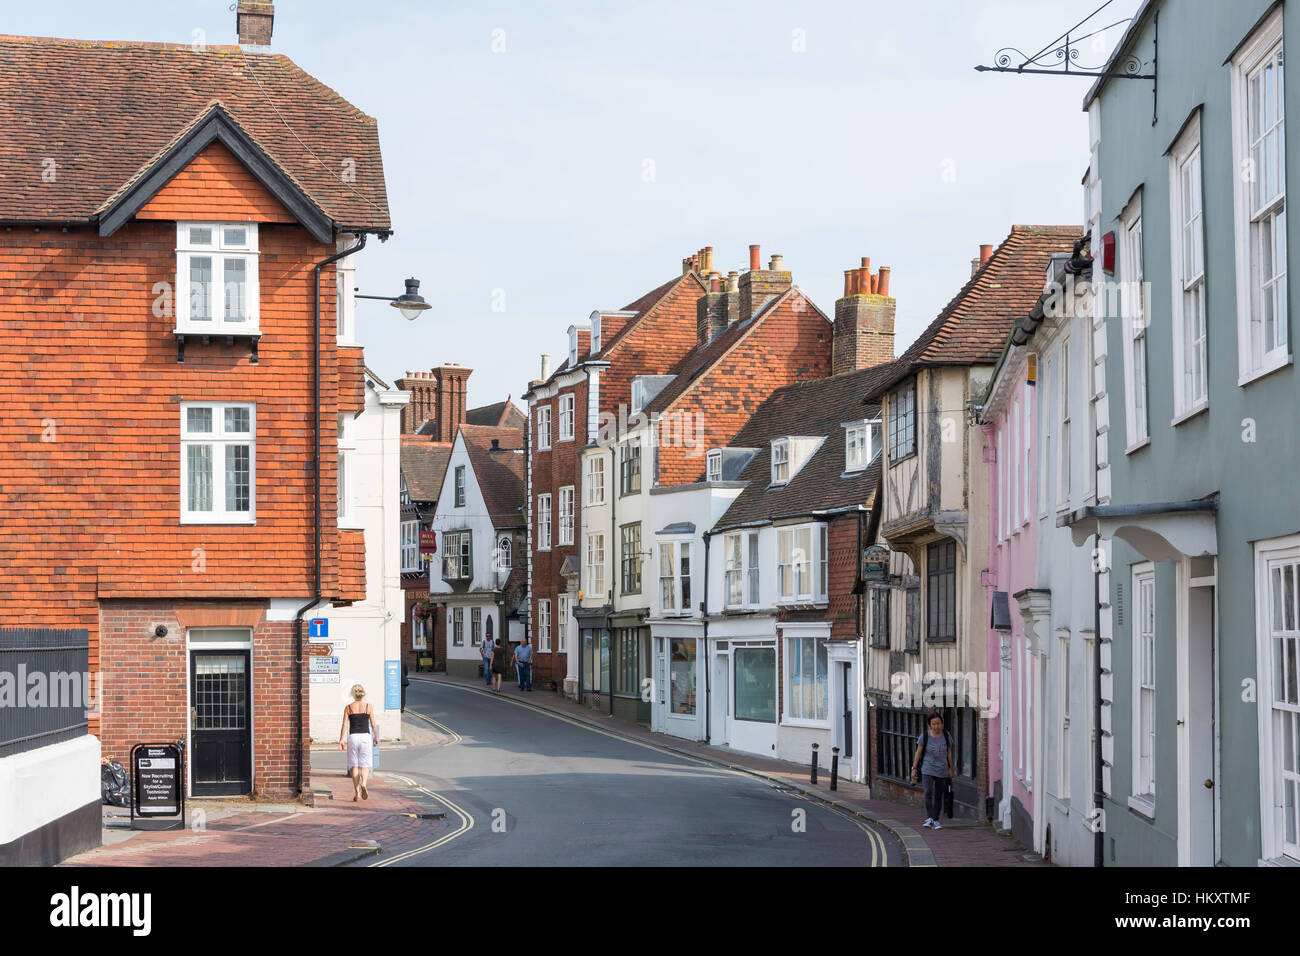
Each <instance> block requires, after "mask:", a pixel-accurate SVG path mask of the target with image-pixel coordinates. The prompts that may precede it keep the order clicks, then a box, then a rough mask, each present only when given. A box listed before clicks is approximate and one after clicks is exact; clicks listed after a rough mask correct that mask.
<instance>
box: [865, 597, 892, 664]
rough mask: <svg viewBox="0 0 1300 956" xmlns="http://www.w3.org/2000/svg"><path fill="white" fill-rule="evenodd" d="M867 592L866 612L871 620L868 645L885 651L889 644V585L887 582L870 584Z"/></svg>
mask: <svg viewBox="0 0 1300 956" xmlns="http://www.w3.org/2000/svg"><path fill="white" fill-rule="evenodd" d="M867 594H868V601H867V605H868V611H867V613H868V615H869V618H870V621H871V641H870V645H869V646H870V647H874V648H875V649H877V650H881V651H887V650H889V646H890V634H889V601H890V596H891V594H890V587H889V585H888V584H872V585H869V586H868V588H867Z"/></svg>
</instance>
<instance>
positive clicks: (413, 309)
mask: <svg viewBox="0 0 1300 956" xmlns="http://www.w3.org/2000/svg"><path fill="white" fill-rule="evenodd" d="M357 298H358V299H379V300H380V301H381V302H387V303H388V304H389V305H391V306H392V307H393V308H394V309H396V310H397V311H398V312H401V313H402V315H404V316H405V317H406V319H407V321H409V322H414V321H415V317H416V316H418V315H419V314H420V313H421V312H427V311H428V310H429V309H432V308H433V306H431V305H430V304H429V303H428V302H425V301H424V296H422V295H420V280H419V279H407V280H406V291H405V292H403V293H402V294H401V295H399V296H391V295H358V296H357Z"/></svg>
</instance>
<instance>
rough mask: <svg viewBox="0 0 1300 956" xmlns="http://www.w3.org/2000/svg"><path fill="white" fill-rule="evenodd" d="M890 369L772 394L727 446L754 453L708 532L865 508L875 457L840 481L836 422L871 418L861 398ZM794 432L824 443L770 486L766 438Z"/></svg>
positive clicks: (871, 494)
mask: <svg viewBox="0 0 1300 956" xmlns="http://www.w3.org/2000/svg"><path fill="white" fill-rule="evenodd" d="M897 364H898V363H896V362H891V363H889V364H886V365H877V366H875V367H874V368H869V369H862V370H859V371H855V372H845V373H844V374H842V375H835V376H832V377H830V378H821V379H815V380H813V381H809V382H796V383H795V384H793V385H787V386H785V387H784V388H780V389H777V390H776V391H775V392H773V393H772V394H771V396H769V397H768V399H767V401H765V402H764V403H763V404H762V405H760V406H759V408H758V411H756V412H755V413H754V414H753V416H752V417H751V418H750V419H749V421H748V422H747V423H746V424H745V427H744V428H742V429H741V430H740V431H739V432H738V433H737V435H736V437H735V438H734V439H733V440H732V441H731V445H732V446H733V447H736V448H757V449H758V453H757V454H756V455H754V458H753V460H751V461H750V463H749V464H748V465H747V466H746V467H745V470H744V471H743V472H741V473H740V480H741V481H746V482H748V483H749V486H748V487H747V488H746V489H745V490H744V491H742V492H741V493H740V494H739V495H738V496H737V497H736V500H735V501H733V502H732V503H731V507H730V508H728V509H727V511H726V513H724V514H723V516H722V517H721V518H720V519H719V520H718V522H717V523H716V524H715V525H714V527H715V529H718V530H721V529H723V528H733V527H736V526H738V525H743V524H749V523H752V522H757V521H771V520H773V519H777V518H785V517H794V516H800V515H806V514H810V513H811V512H814V511H825V510H829V509H833V508H847V507H851V506H853V505H865V506H870V505H871V504H872V503H873V502H874V500H875V494H876V487H877V486H878V485H879V484H880V456H879V455H877V456H876V459H875V461H873V462H872V463H871V464H870V465H869V466H868V467H867V468H866V469H865V470H863V471H859V472H854V473H852V474H850V475H848V476H845V474H844V436H845V431H844V427H843V423H844V422H846V421H856V420H858V419H861V418H873V417H875V416H876V415H878V414H879V412H880V406H879V404H878V403H874V402H873V403H870V404H869V403H867V402H866V401H865V396H866V395H867V394H868V393H869V392H870V391H872V390H873V389H874V388H875V387H876V386H877V383H878V382H880V381H882V380H884V379H886V378H888V377H889V376H890V375H892V374H893V373H894V371H895V367H896V366H897ZM794 435H798V436H802V437H825V439H826V440H825V441H823V442H822V444H821V446H820V447H819V448H818V449H817V451H816V452H814V453H813V456H812V457H811V458H810V459H808V461H806V462H805V463H804V465H803V467H802V468H800V469H799V471H798V473H796V474H795V476H794V477H793V478H792V479H791V480H790V481H789V482H788V483H786V484H784V485H779V486H776V487H773V486H772V482H771V474H772V445H771V441H772V439H773V438H781V437H783V436H794Z"/></svg>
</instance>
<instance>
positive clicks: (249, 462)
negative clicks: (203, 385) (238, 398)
mask: <svg viewBox="0 0 1300 956" xmlns="http://www.w3.org/2000/svg"><path fill="white" fill-rule="evenodd" d="M256 434H257V415H256V406H254V405H252V404H227V403H202V404H200V403H192V402H185V403H182V405H181V523H182V524H186V523H204V524H245V523H246V524H252V523H253V522H254V520H255V507H254V505H255V500H254V499H255V497H256V496H255V490H256V460H257V456H256V454H255V449H256Z"/></svg>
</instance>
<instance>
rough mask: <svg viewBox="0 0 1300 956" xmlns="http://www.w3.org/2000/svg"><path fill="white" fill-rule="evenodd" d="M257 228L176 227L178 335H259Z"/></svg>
mask: <svg viewBox="0 0 1300 956" xmlns="http://www.w3.org/2000/svg"><path fill="white" fill-rule="evenodd" d="M257 258H258V256H257V223H254V222H238V223H221V222H180V223H177V224H176V331H177V332H188V333H198V334H201V335H232V334H249V333H256V332H257V331H258V304H259V301H258V300H259V296H258V283H257Z"/></svg>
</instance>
